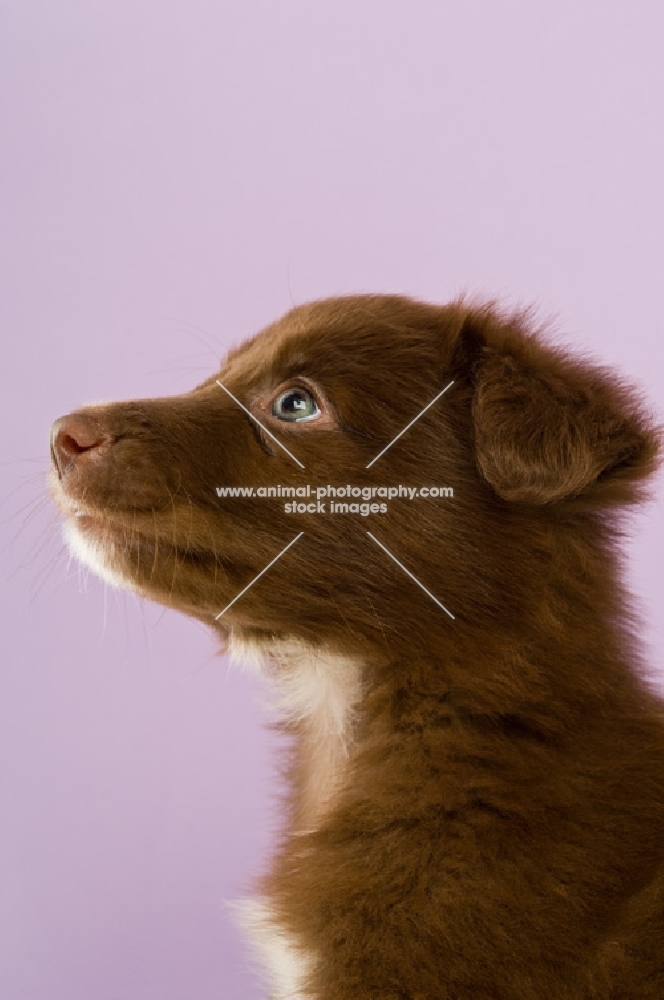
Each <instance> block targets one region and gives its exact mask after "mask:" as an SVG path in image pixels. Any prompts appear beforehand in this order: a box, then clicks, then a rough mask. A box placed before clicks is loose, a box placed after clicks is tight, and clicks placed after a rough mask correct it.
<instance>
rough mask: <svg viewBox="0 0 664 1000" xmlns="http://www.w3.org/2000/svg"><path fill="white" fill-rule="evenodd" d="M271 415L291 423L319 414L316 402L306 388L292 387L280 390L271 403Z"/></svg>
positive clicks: (311, 418)
mask: <svg viewBox="0 0 664 1000" xmlns="http://www.w3.org/2000/svg"><path fill="white" fill-rule="evenodd" d="M272 416H273V417H278V418H279V420H288V421H290V422H291V423H296V422H301V421H303V420H315V419H316V417H319V416H320V409H319V408H318V403H317V402H316V400H315V399H314V397H313V396H312V395H311V393H310V392H309V390H308V389H301V388H293V389H286V390H285V391H284V392H280V393H279V395H278V396H277V398H276V399H275V401H274V402H273V404H272Z"/></svg>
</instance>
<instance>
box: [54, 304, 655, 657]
mask: <svg viewBox="0 0 664 1000" xmlns="http://www.w3.org/2000/svg"><path fill="white" fill-rule="evenodd" d="M450 382H452V383H453V384H452V385H451V386H450V388H449V390H448V391H447V392H446V393H445V394H443V395H442V396H440V398H439V399H438V400H437V401H436V402H435V403H434V404H433V405H431V406H428V404H429V403H430V402H431V401H432V400H433V399H434V398H435V397H436V396H438V395H439V394H440V393H441V390H442V389H443V388H444V387H445V386H446V385H448V384H449V383H450ZM427 407H428V408H427ZM425 408H427V409H425ZM422 411H424V412H422ZM416 418H417V419H416ZM413 421H414V422H413ZM409 424H411V426H410V427H409V428H408V430H406V431H405V432H404V433H403V434H401V432H402V431H403V430H404V428H406V427H407V425H409ZM400 434H401V436H399V435H400ZM395 438H396V439H397V440H394V439H395ZM393 440H394V443H392V444H390V442H392V441H393ZM388 445H389V447H387V446H388ZM386 447H387V450H385V451H384V453H383V454H382V455H381V457H380V458H378V459H376V456H377V455H378V454H379V453H380V452H383V450H384V449H385V448H386ZM657 449H658V432H657V431H656V429H655V428H654V427H653V425H652V422H651V421H650V420H649V419H648V417H647V416H646V415H644V413H643V411H642V408H641V407H640V405H639V404H638V401H636V400H635V397H634V394H633V392H632V391H631V390H629V389H627V388H625V387H624V386H622V385H621V384H620V383H619V382H618V381H617V380H616V379H615V378H612V377H611V376H610V375H608V374H607V373H606V372H603V371H602V370H601V369H598V368H595V367H592V366H590V365H588V364H586V363H581V362H578V361H573V360H571V359H569V358H568V357H566V356H565V355H564V354H563V353H561V352H557V351H555V350H553V349H551V348H550V347H547V346H545V345H544V344H542V343H541V342H540V341H539V340H538V339H537V337H535V336H534V335H532V334H531V333H529V332H528V330H527V325H526V323H525V321H524V319H523V318H518V317H517V318H503V317H501V316H500V315H499V314H498V313H497V312H496V311H495V310H493V309H492V308H489V307H483V308H478V309H473V308H469V307H467V306H466V305H464V304H463V303H455V304H452V305H449V306H443V307H438V306H429V305H425V304H422V303H418V302H414V301H412V300H409V299H406V298H402V297H397V296H354V297H348V298H340V299H329V300H324V301H320V302H314V303H311V304H309V305H305V306H301V307H298V308H296V309H294V310H292V311H291V312H289V313H288V314H287V315H286V316H284V317H283V318H282V319H281V320H279V321H278V322H277V323H275V324H273V325H271V326H270V327H268V328H267V329H265V330H263V331H262V332H261V333H260V334H258V335H257V336H256V337H255V338H254V339H253V340H251V341H250V342H248V343H247V344H245V345H243V346H241V347H240V348H238V349H237V350H235V351H233V352H232V353H231V354H230V355H229V357H228V358H227V360H226V361H225V363H224V364H223V365H222V368H221V370H220V371H219V372H218V373H216V374H215V375H213V376H212V377H211V378H210V379H208V380H207V381H206V382H204V383H203V384H202V385H200V386H198V388H196V389H194V390H193V391H192V392H190V393H188V394H186V395H183V396H178V397H172V398H165V399H151V400H140V401H134V402H122V403H113V404H107V405H101V406H94V407H85V408H83V409H81V410H78V411H76V412H75V413H74V414H70V415H69V416H68V417H64V418H61V420H59V421H57V422H56V423H55V424H54V427H53V431H52V453H53V463H54V465H53V470H52V479H51V482H52V489H53V493H54V496H55V498H56V501H57V502H58V504H59V505H60V507H61V509H62V510H63V512H64V514H65V515H66V519H67V520H66V533H67V538H68V540H69V543H70V545H71V547H72V549H73V551H74V552H75V553H76V554H77V555H78V556H79V557H80V558H82V559H83V561H85V562H87V563H88V564H89V565H91V566H92V567H93V568H94V569H95V570H97V571H98V572H99V573H100V574H101V575H102V576H104V577H106V578H107V579H109V580H110V581H111V582H113V583H115V584H118V585H120V586H125V587H128V588H131V589H133V590H135V591H137V592H138V593H140V594H143V595H145V596H148V597H151V598H153V599H155V600H157V601H159V602H161V603H164V604H166V605H168V606H171V607H175V608H178V609H180V610H183V611H185V612H186V613H188V614H191V615H194V616H196V617H197V618H200V619H201V620H203V621H206V622H209V623H210V624H215V623H216V625H217V627H219V628H220V629H229V628H230V629H233V631H235V632H237V633H239V634H241V635H245V636H254V635H255V636H260V637H276V636H295V637H297V638H299V639H302V640H305V641H307V642H313V643H316V642H325V643H331V644H333V645H335V646H337V647H339V648H341V649H343V650H348V649H351V648H352V649H354V650H357V649H358V648H359V647H361V648H363V649H366V647H367V646H369V647H371V646H376V645H378V646H383V647H384V646H385V645H387V646H390V645H392V644H399V643H402V642H403V643H407V644H408V645H409V648H410V649H413V648H416V647H417V646H418V643H419V642H420V641H424V639H423V637H426V641H427V642H431V641H435V642H437V641H439V640H443V641H444V640H445V638H446V637H449V635H450V634H451V633H453V630H455V629H457V630H461V631H463V629H468V628H474V627H480V628H483V627H485V622H486V617H487V616H492V617H493V618H494V619H495V620H496V621H497V620H499V619H501V620H504V621H507V619H508V618H511V619H512V620H513V619H514V618H515V616H516V617H517V618H518V617H519V616H520V615H521V616H523V615H527V613H528V610H529V609H530V608H531V607H532V605H533V601H536V600H537V599H538V598H537V594H538V593H539V588H541V587H542V586H544V579H545V577H546V574H547V572H549V570H550V560H551V554H552V551H553V549H554V547H555V546H556V545H558V546H559V545H560V544H561V542H564V538H565V532H566V531H570V530H573V526H574V525H577V526H578V523H579V519H581V520H583V521H584V524H589V523H590V521H589V519H590V518H596V516H597V513H598V512H601V510H602V509H603V508H605V507H606V506H609V505H612V506H615V505H616V504H622V503H627V502H629V501H633V500H635V499H637V498H638V496H639V492H638V483H639V482H640V481H641V480H643V479H644V478H645V477H646V476H647V475H648V474H649V473H650V472H651V471H652V469H653V468H654V466H655V461H656V454H657ZM374 459H375V461H374ZM367 466H369V467H367ZM307 484H309V486H310V487H311V489H312V490H313V491H314V495H313V496H312V497H310V498H307V501H308V503H313V504H314V505H315V501H316V498H315V490H316V487H319V486H327V485H331V486H334V487H339V486H341V487H345V486H347V485H348V486H352V487H356V488H360V489H365V490H366V489H367V488H371V487H376V489H377V491H378V490H379V489H383V488H389V487H398V486H399V485H402V486H407V487H410V488H411V489H413V488H414V489H420V488H421V487H432V486H433V487H438V488H440V487H443V488H448V489H449V488H451V489H452V490H453V497H445V498H442V497H438V498H431V497H428V498H417V497H413V498H412V499H411V498H406V497H403V496H402V497H397V498H392V499H389V500H387V502H386V503H385V507H386V510H385V511H373V512H372V511H370V510H369V511H367V512H366V513H365V512H364V511H363V510H360V509H359V505H360V504H362V503H363V502H365V503H367V507H368V506H369V504H368V502H366V501H364V498H362V497H360V498H357V499H356V498H354V497H353V498H351V497H345V498H344V502H345V503H349V504H350V503H351V502H352V501H355V502H356V503H357V504H358V509H357V510H356V511H354V512H353V511H352V509H351V510H349V511H348V512H347V513H332V512H331V509H330V500H331V499H332V500H334V498H329V497H326V498H325V499H324V501H323V504H324V510H319V511H318V512H313V511H305V512H292V511H291V512H288V513H287V512H286V510H285V503H287V502H289V501H288V499H287V498H284V497H283V496H281V497H272V498H270V499H266V498H263V497H259V496H256V495H254V496H253V497H249V496H245V497H239V496H235V497H231V496H225V497H224V496H222V497H220V496H218V494H217V487H221V488H223V487H253V488H254V491H257V490H259V488H261V487H264V488H268V487H277V486H279V487H281V488H283V487H287V488H291V489H294V490H297V489H298V488H300V489H302V488H306V486H307ZM365 496H366V494H365ZM382 500H383V498H382V496H381V494H380V493H377V495H374V496H373V497H372V501H373V502H374V503H375V504H376V505H379V504H380V503H381V501H382ZM570 526H572V528H571V527H570ZM368 532H370V533H371V535H369V534H368ZM577 534H578V532H577ZM371 536H373V537H371ZM295 538H297V541H294V539H295ZM291 542H292V543H293V544H292V545H290V547H289V548H288V549H287V550H286V547H287V546H288V545H289V543H291ZM379 543H380V544H379ZM281 553H283V554H281ZM270 564H271V565H270ZM268 565H269V569H266V567H268ZM515 566H519V567H520V572H519V573H518V574H515V572H514V567H515ZM263 571H265V572H263ZM252 581H255V582H254V583H252ZM424 588H425V589H424ZM242 591H244V593H242V596H240V597H238V595H239V594H240V593H241V592H242ZM236 597H238V599H237V600H234V599H235V598H236ZM433 597H435V598H436V601H434V600H433V599H432V598H433ZM231 602H232V603H231ZM229 605H230V606H229ZM441 605H443V606H444V607H445V608H447V609H448V610H451V611H452V612H453V614H454V616H455V619H454V620H453V619H452V618H451V617H450V615H449V614H446V612H445V610H443V608H442V607H441ZM224 609H227V610H224ZM221 611H223V612H224V613H223V615H222V617H221V618H220V619H219V620H218V621H217V616H218V615H219V613H220V612H221ZM457 634H459V633H457Z"/></svg>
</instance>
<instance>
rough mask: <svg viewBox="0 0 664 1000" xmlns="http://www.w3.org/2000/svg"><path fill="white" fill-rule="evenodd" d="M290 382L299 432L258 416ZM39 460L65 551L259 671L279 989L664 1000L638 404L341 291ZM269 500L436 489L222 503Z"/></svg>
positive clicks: (659, 786)
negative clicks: (340, 503) (629, 564)
mask: <svg viewBox="0 0 664 1000" xmlns="http://www.w3.org/2000/svg"><path fill="white" fill-rule="evenodd" d="M216 379H219V380H220V381H222V382H223V384H224V385H225V386H226V387H227V388H228V389H229V390H230V391H231V392H232V393H233V395H234V396H236V398H237V399H238V400H240V401H241V402H242V404H243V405H244V406H246V407H247V409H248V410H249V411H250V412H251V413H253V414H254V415H255V416H256V417H257V418H259V419H260V420H261V421H262V422H263V423H264V424H265V426H266V427H268V428H269V429H270V430H271V431H272V432H273V433H274V434H275V435H276V436H277V437H278V438H279V440H281V441H282V442H283V443H284V444H285V445H286V447H287V448H288V449H289V450H290V451H292V453H293V454H294V455H296V457H297V458H298V459H299V460H300V461H301V462H302V464H303V465H304V466H305V468H304V469H301V468H300V467H299V466H297V465H296V464H295V463H294V462H293V461H292V460H291V459H290V458H289V457H288V455H287V454H285V453H284V452H283V451H282V450H281V449H280V448H278V447H277V446H276V445H275V443H274V441H273V440H272V439H271V438H270V437H269V436H267V435H265V434H264V433H263V431H262V430H261V429H260V427H259V426H258V425H257V424H256V422H255V421H253V420H252V419H251V418H250V417H249V416H248V415H247V413H245V412H244V411H243V410H241V409H240V408H239V407H238V406H237V405H236V403H234V402H233V400H232V399H231V398H230V397H229V396H228V395H227V394H226V393H225V392H223V391H222V390H221V389H220V388H219V386H218V385H217V384H216ZM452 379H453V380H454V385H453V386H452V388H451V389H450V390H449V392H448V393H446V395H445V396H444V397H443V398H442V399H441V400H440V401H439V403H437V404H436V405H435V406H433V407H431V408H430V409H429V410H428V411H427V412H426V413H425V414H424V415H423V416H422V417H421V419H420V420H419V421H417V423H416V424H415V425H414V426H413V427H412V428H411V429H410V430H409V431H408V432H407V433H406V434H405V435H403V436H402V437H401V438H400V439H399V440H398V441H397V442H396V443H395V444H394V445H393V446H392V447H391V448H390V449H389V451H387V452H386V454H385V455H384V456H383V457H382V458H381V459H380V460H379V461H378V462H377V463H375V465H373V466H372V468H371V469H369V470H367V469H366V466H367V464H368V463H369V462H370V461H371V459H373V458H374V457H375V456H376V455H377V454H378V452H379V451H380V450H381V449H382V448H384V447H385V445H386V444H387V443H388V442H389V441H390V440H391V439H392V438H394V437H395V436H396V435H397V434H398V433H399V431H400V430H401V429H402V428H403V427H405V426H406V424H407V423H409V422H410V421H411V420H412V419H413V417H414V416H415V415H416V414H417V413H418V412H419V411H420V410H421V409H422V408H423V407H424V406H425V405H426V404H427V403H428V402H429V400H431V399H433V397H434V396H435V395H436V394H437V393H438V392H440V390H441V388H442V387H443V386H444V385H445V384H447V383H448V382H449V381H451V380H452ZM291 386H292V387H298V388H301V387H304V388H306V389H308V390H309V391H310V392H312V393H313V395H314V396H315V398H316V399H317V401H318V403H319V408H320V412H321V416H320V419H318V420H312V421H309V422H303V423H286V422H283V421H281V420H279V419H278V418H277V417H276V416H275V415H274V414H273V412H272V409H271V407H272V403H273V401H274V399H275V398H276V396H278V394H279V393H280V392H283V391H284V389H285V388H288V387H291ZM52 444H53V457H54V470H53V474H52V487H53V492H54V495H55V498H56V500H57V502H58V503H59V505H60V506H61V508H62V510H63V512H64V513H65V515H66V516H67V519H68V525H69V527H68V532H69V537H70V539H73V540H74V541H73V546H72V547H73V549H74V551H75V553H76V554H78V555H79V556H80V557H81V558H83V559H84V560H86V561H87V562H88V563H90V564H91V565H92V566H93V568H94V569H95V570H97V571H98V572H100V573H102V575H104V576H105V577H106V578H107V579H110V580H112V581H113V582H116V583H119V584H120V585H123V586H129V587H131V588H132V589H134V590H135V591H136V592H138V593H140V594H144V595H146V596H148V597H150V598H152V599H155V600H157V601H161V602H162V603H163V604H166V605H168V606H169V607H173V608H177V609H179V610H181V611H184V612H185V613H187V614H190V615H193V616H195V617H196V618H198V619H200V620H202V621H204V622H207V623H208V624H209V625H210V626H211V627H212V628H214V629H217V630H218V632H219V634H220V636H221V637H222V639H224V640H225V641H227V642H228V643H229V644H230V647H231V649H232V650H234V651H235V652H236V653H238V652H239V653H240V654H242V653H244V654H247V653H249V654H250V656H251V657H253V659H254V661H255V662H256V663H263V664H264V667H263V669H264V670H265V672H266V673H267V674H268V675H269V676H270V677H271V678H272V680H273V681H274V684H275V690H276V700H275V707H276V708H277V710H278V712H279V713H280V719H281V721H280V722H279V724H278V725H279V728H280V729H281V730H282V731H283V732H284V733H286V734H287V735H288V736H289V737H290V739H289V740H288V745H289V750H288V756H287V761H286V773H287V777H288V780H289V783H290V789H291V793H290V797H289V799H288V801H287V802H286V803H285V808H286V812H287V824H286V829H285V832H284V835H283V838H282V840H281V842H280V844H279V845H278V849H277V851H276V855H275V857H274V859H273V863H272V867H271V870H270V872H269V874H268V875H267V876H266V877H264V878H262V879H260V880H258V881H257V884H256V901H255V903H254V904H253V906H252V905H251V904H250V905H248V906H246V907H245V917H246V921H245V922H246V923H248V924H249V925H252V926H253V928H254V932H255V933H256V935H257V937H258V939H259V940H260V942H261V943H262V946H263V949H264V952H265V955H266V963H267V965H268V967H269V969H270V970H271V975H272V979H273V986H272V989H273V996H274V997H275V998H279V1000H305V998H308V1000H470V998H473V1000H637V998H638V1000H661V998H662V997H664V706H663V705H662V702H661V701H660V700H658V698H657V697H656V695H655V693H654V691H653V690H652V689H651V688H650V686H649V684H648V681H647V678H646V676H645V673H644V666H643V664H642V663H641V662H640V658H639V654H638V642H637V634H638V631H637V630H638V625H637V624H636V621H635V617H634V615H633V613H632V611H631V607H630V603H629V599H628V596H627V595H626V593H625V591H624V589H623V586H622V583H621V566H620V550H619V542H620V537H621V533H622V531H623V530H624V528H623V522H622V520H621V512H622V511H623V510H625V509H626V508H627V507H629V506H633V505H634V504H635V503H637V502H638V501H639V500H641V499H642V498H643V497H644V496H645V493H644V483H645V480H646V479H647V477H648V476H649V475H650V474H651V473H652V472H653V470H654V469H655V467H656V462H657V454H658V450H659V444H660V432H659V430H658V428H657V427H656V426H655V424H654V422H653V419H652V417H651V416H650V415H649V414H648V412H647V409H646V407H645V406H644V404H643V402H642V401H641V400H640V398H639V396H638V394H637V393H636V392H635V391H634V389H633V388H631V387H629V386H627V385H625V384H624V383H623V382H621V381H620V379H619V378H618V377H617V376H615V375H614V374H612V373H610V372H608V371H606V370H605V369H603V368H601V367H598V366H597V365H594V364H592V363H590V362H589V361H588V360H586V359H579V358H574V357H571V356H569V355H568V354H567V353H566V352H565V351H563V350H561V349H560V348H558V347H555V346H553V345H552V344H550V343H547V341H546V340H545V339H544V338H543V337H542V335H541V334H539V333H537V332H536V331H533V329H532V324H531V323H530V321H529V319H528V316H527V314H521V315H516V316H505V315H501V314H500V312H499V311H498V310H497V309H496V308H495V307H493V306H471V305H468V304H466V303H464V302H456V303H452V304H451V305H447V306H433V305H426V304H424V303H419V302H415V301H412V300H410V299H406V298H402V297H397V296H356V297H347V298H341V299H330V300H325V301H320V302H314V303H311V304H309V305H306V306H301V307H299V308H296V309H294V310H292V311H291V312H290V313H288V314H287V315H286V316H285V317H283V318H282V319H281V320H279V321H278V322H277V323H275V324H273V325H271V326H270V327H268V328H267V329H266V330H264V331H262V332H261V333H260V334H258V335H257V336H256V337H255V338H254V339H253V340H252V341H250V342H249V343H247V344H245V345H243V346H241V347H240V348H239V349H237V350H235V351H233V352H232V353H231V354H230V356H229V357H228V359H227V360H226V362H225V363H224V365H223V366H222V368H221V371H220V372H218V373H215V375H213V376H212V377H211V378H210V379H209V380H208V381H206V382H204V383H203V384H202V385H200V386H199V387H198V388H197V389H195V390H194V391H193V392H191V393H188V394H186V395H184V396H179V397H174V398H168V399H153V400H139V401H134V402H126V403H113V404H108V405H98V406H94V407H87V408H84V409H82V410H79V411H77V412H76V413H74V414H70V415H69V416H67V417H64V418H61V420H60V421H57V422H56V424H55V425H54V428H53V436H52ZM277 483H281V484H285V483H287V484H289V485H294V486H298V485H301V484H305V483H316V484H327V483H331V484H333V485H340V484H345V483H352V484H354V485H360V486H361V485H376V484H381V485H383V484H384V485H397V484H400V483H402V484H407V485H417V486H419V485H432V484H439V485H445V486H448V485H449V486H452V487H453V489H454V499H446V500H445V501H442V502H441V501H439V500H438V501H437V500H433V499H428V500H425V499H420V500H418V501H417V502H416V503H413V502H411V501H408V500H405V499H396V500H392V501H390V504H389V510H388V512H387V514H384V515H378V514H376V515H374V516H371V517H368V518H367V517H362V516H361V515H351V514H348V515H340V516H334V515H329V514H328V515H310V514H309V515H307V514H304V515H298V514H289V515H286V514H285V513H284V510H283V501H281V500H278V499H275V500H273V501H266V500H261V499H243V500H239V499H230V498H226V499H221V500H220V499H219V498H218V497H217V495H216V492H215V486H217V485H230V486H233V485H238V486H240V485H253V486H255V487H259V486H261V485H265V486H272V485H276V484H277ZM367 530H371V531H372V533H374V534H375V535H376V537H377V538H378V539H379V540H380V541H381V542H383V544H384V545H386V546H387V547H388V549H389V550H390V551H391V552H392V553H394V555H395V556H397V558H399V559H400V560H401V561H402V562H403V563H404V565H405V566H407V568H408V569H410V570H411V572H413V573H414V574H415V575H416V576H417V578H418V579H419V580H420V581H421V582H422V583H423V584H424V585H425V586H426V587H427V589H428V590H430V591H431V593H432V594H434V595H435V596H436V597H437V598H438V599H439V600H441V601H442V602H443V603H444V604H445V606H446V607H448V608H449V609H450V610H451V611H452V612H453V613H454V616H455V617H454V620H451V619H450V618H449V617H448V616H447V615H445V614H444V612H443V611H441V609H440V608H439V607H438V606H437V605H436V604H435V603H434V602H433V601H431V600H430V599H429V598H428V597H427V596H426V595H425V594H424V593H422V591H421V590H420V589H419V588H418V587H417V586H416V584H415V583H413V582H412V581H411V580H410V579H409V578H408V577H407V576H406V575H405V574H404V573H403V572H402V570H400V569H399V567H398V566H396V565H395V564H394V563H393V562H392V561H391V560H390V559H389V558H388V557H387V556H386V555H385V553H384V552H383V551H382V550H381V549H380V548H379V547H378V546H376V545H375V544H374V543H373V542H372V541H371V540H370V539H369V538H368V536H367V533H366V532H367ZM299 531H303V532H304V535H303V536H302V538H300V539H299V541H298V542H297V544H296V545H294V546H293V547H292V548H291V549H289V551H288V552H286V553H285V555H284V556H283V557H282V559H280V560H279V561H278V562H277V563H276V564H275V565H274V566H273V567H271V569H270V570H269V571H268V572H267V573H266V574H265V575H264V576H262V577H261V579H260V580H258V582H257V583H255V584H254V585H253V586H252V587H251V588H250V589H249V590H248V591H247V592H246V593H245V594H244V595H243V596H242V597H241V598H240V599H239V600H238V601H237V602H236V603H234V604H233V605H232V607H231V608H229V610H228V611H227V612H226V613H225V614H224V615H223V616H222V618H221V619H220V620H219V621H216V620H215V616H216V615H217V614H218V613H219V611H220V610H221V609H222V608H224V607H226V605H228V604H229V602H231V601H232V600H233V598H234V597H235V596H236V595H237V594H238V593H239V592H240V591H241V590H242V589H243V588H244V587H246V586H247V584H248V583H249V582H250V581H251V580H252V579H253V578H254V577H255V576H256V575H257V574H258V573H260V571H261V570H262V569H263V568H264V567H265V566H266V565H267V564H268V563H269V562H270V561H271V560H272V559H273V558H274V557H275V555H276V554H277V553H278V552H280V551H281V550H282V549H283V548H284V547H285V546H286V545H287V544H288V542H290V541H291V540H292V539H293V538H294V537H295V535H296V534H297V533H298V532H299Z"/></svg>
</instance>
